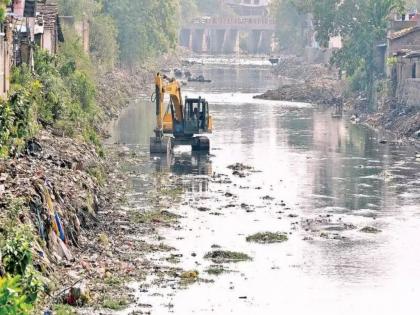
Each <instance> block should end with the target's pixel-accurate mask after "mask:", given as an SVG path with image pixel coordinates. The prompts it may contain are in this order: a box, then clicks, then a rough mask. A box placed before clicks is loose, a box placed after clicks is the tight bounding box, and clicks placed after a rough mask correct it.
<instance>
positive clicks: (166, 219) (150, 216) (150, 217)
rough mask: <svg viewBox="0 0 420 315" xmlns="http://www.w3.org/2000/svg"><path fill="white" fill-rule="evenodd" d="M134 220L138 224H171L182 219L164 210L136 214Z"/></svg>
mask: <svg viewBox="0 0 420 315" xmlns="http://www.w3.org/2000/svg"><path fill="white" fill-rule="evenodd" d="M132 216H133V217H132V220H133V221H134V222H136V223H143V224H144V223H152V222H154V223H170V222H174V221H176V220H177V219H179V218H180V216H179V215H177V214H175V213H172V212H169V211H166V210H163V211H145V212H135V213H133V215H132Z"/></svg>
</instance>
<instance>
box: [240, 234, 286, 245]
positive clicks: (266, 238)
mask: <svg viewBox="0 0 420 315" xmlns="http://www.w3.org/2000/svg"><path fill="white" fill-rule="evenodd" d="M287 240H288V237H287V234H286V233H272V232H264V233H257V234H253V235H250V236H248V237H247V238H246V241H247V242H254V243H260V244H271V243H283V242H285V241H287Z"/></svg>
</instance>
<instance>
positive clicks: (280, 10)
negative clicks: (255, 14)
mask: <svg viewBox="0 0 420 315" xmlns="http://www.w3.org/2000/svg"><path fill="white" fill-rule="evenodd" d="M299 9H300V8H299V7H298V6H296V4H295V3H294V2H293V1H292V0H279V1H273V2H271V5H270V14H271V16H272V17H273V18H274V19H275V20H276V21H277V29H276V37H277V41H278V43H279V46H280V48H281V49H282V50H288V51H291V52H295V53H298V52H299V50H302V49H303V48H304V46H305V35H304V27H305V16H306V15H305V14H304V12H303V11H302V10H299Z"/></svg>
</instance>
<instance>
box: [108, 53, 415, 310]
mask: <svg viewBox="0 0 420 315" xmlns="http://www.w3.org/2000/svg"><path fill="white" fill-rule="evenodd" d="M204 61H205V62H204V64H199V65H195V66H193V67H192V72H193V73H194V74H197V75H198V74H204V76H205V77H206V78H209V79H211V80H213V81H212V83H211V84H200V83H191V84H189V85H188V86H186V87H185V88H184V90H183V94H184V95H186V96H198V95H201V96H202V97H205V98H206V99H207V100H208V102H209V103H210V106H211V107H210V109H211V113H212V115H213V117H214V125H215V127H214V133H213V134H212V135H211V136H210V138H211V147H212V149H211V154H210V155H209V156H207V155H197V154H192V153H191V152H190V151H189V148H187V147H181V148H176V150H175V153H174V155H173V156H172V157H170V158H168V159H165V158H156V157H152V158H150V159H149V158H148V141H149V140H148V139H149V136H150V135H151V134H152V130H153V127H154V118H153V112H154V107H153V104H152V103H151V102H150V101H149V100H147V99H144V100H143V99H139V100H138V101H136V102H133V103H132V104H131V105H130V106H129V107H128V108H127V109H126V110H125V111H124V112H123V113H122V115H121V116H120V118H119V120H118V121H116V122H115V123H114V125H113V127H112V137H111V141H112V142H118V143H124V144H126V145H127V146H129V147H130V148H131V149H132V150H136V151H137V152H138V153H139V154H142V155H143V156H147V158H146V159H145V163H144V165H136V166H135V167H136V168H139V169H141V170H143V171H144V172H158V173H161V175H162V176H168V177H170V176H176V177H178V178H179V182H180V183H181V185H182V193H181V195H180V196H179V198H180V200H178V201H177V203H176V206H175V205H174V207H173V208H171V209H169V210H171V211H173V212H176V213H177V214H180V215H182V216H183V218H182V219H181V220H180V228H177V229H165V228H162V230H161V231H160V233H161V234H162V235H163V236H164V237H165V242H166V243H167V244H169V245H170V246H173V247H175V248H176V249H177V251H178V253H179V254H180V255H179V257H180V262H179V265H180V266H181V267H182V268H184V269H187V270H197V271H199V273H200V277H203V278H206V279H210V280H213V281H211V282H208V281H200V282H197V283H194V284H191V285H189V286H187V287H186V288H185V289H183V290H174V289H172V287H171V286H164V287H159V288H153V287H152V288H150V289H148V290H146V291H144V290H143V291H141V290H139V291H138V292H139V293H138V296H139V299H140V301H141V303H150V304H151V305H152V306H153V308H152V309H151V313H152V314H168V313H171V314H179V315H186V314H220V315H222V314H238V315H239V314H241V315H244V314H266V315H275V314H281V313H286V314H307V313H310V314H323V315H328V314H352V315H354V314H415V313H417V311H416V310H418V309H419V307H420V299H419V298H418V297H419V296H420V290H419V289H420V284H419V283H420V268H419V266H420V241H419V235H420V234H419V231H420V161H419V160H416V157H415V152H414V149H413V148H411V147H409V146H406V145H404V144H402V143H399V142H396V141H392V139H391V141H388V142H387V143H385V144H380V143H379V142H380V140H381V139H382V137H383V136H382V135H379V134H378V133H376V132H375V131H373V130H370V129H368V128H366V127H364V126H361V125H356V124H352V123H350V122H348V121H347V120H345V119H336V118H332V117H331V114H330V111H329V110H327V109H324V108H320V107H317V106H315V105H311V104H299V103H287V102H279V101H263V100H255V99H253V96H254V95H255V94H258V93H262V92H265V91H266V90H267V89H270V88H275V87H276V79H275V77H274V76H273V74H272V72H271V68H270V66H269V65H268V64H266V63H265V62H263V61H262V60H259V59H257V60H242V61H241V60H239V61H238V60H223V59H218V60H215V59H211V60H204ZM238 162H240V163H243V164H245V165H249V166H252V167H253V168H254V171H251V172H249V173H247V174H246V176H245V177H238V176H234V175H232V171H231V170H230V169H228V166H229V165H231V164H234V163H238ZM218 178H222V179H227V180H217V179H218ZM131 180H132V182H133V189H134V193H132V196H133V197H132V203H133V204H136V203H137V204H138V205H139V207H140V206H141V207H144V205H143V204H142V202H144V199H141V198H139V199H138V200H136V196H137V194H136V192H142V191H144V189H145V188H144V182H143V181H142V180H141V179H140V178H135V177H134V178H132V179H131ZM227 192H228V194H226V193H227ZM198 207H204V208H208V209H210V211H207V212H203V211H198V210H197V208H198ZM364 227H374V228H376V229H378V232H379V233H363V232H361V229H362V228H364ZM265 231H271V232H285V233H287V234H288V238H289V240H288V241H287V242H284V243H280V244H255V243H249V242H247V241H246V240H245V238H246V236H248V235H250V234H253V233H257V232H265ZM214 244H217V245H219V246H221V247H222V248H223V249H229V250H236V251H240V252H244V253H247V254H248V255H250V256H251V257H252V258H253V259H252V261H246V262H238V263H231V264H226V267H227V269H229V270H230V272H226V273H222V274H221V275H218V276H215V275H208V274H206V273H205V272H204V271H205V270H206V269H207V268H208V267H209V266H210V265H212V263H211V262H209V261H207V260H205V259H203V256H204V255H205V253H207V252H208V251H210V250H211V248H212V245H214ZM162 263H163V262H162ZM146 292H147V293H146Z"/></svg>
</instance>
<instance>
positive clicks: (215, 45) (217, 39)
mask: <svg viewBox="0 0 420 315" xmlns="http://www.w3.org/2000/svg"><path fill="white" fill-rule="evenodd" d="M225 36H226V30H224V29H216V30H211V31H210V47H209V50H210V53H212V54H220V53H222V50H223V46H224V43H225Z"/></svg>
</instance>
